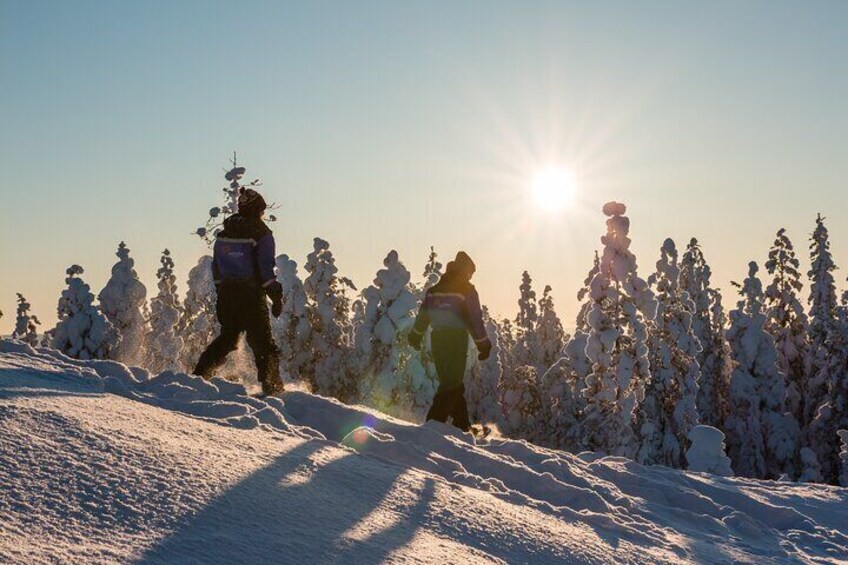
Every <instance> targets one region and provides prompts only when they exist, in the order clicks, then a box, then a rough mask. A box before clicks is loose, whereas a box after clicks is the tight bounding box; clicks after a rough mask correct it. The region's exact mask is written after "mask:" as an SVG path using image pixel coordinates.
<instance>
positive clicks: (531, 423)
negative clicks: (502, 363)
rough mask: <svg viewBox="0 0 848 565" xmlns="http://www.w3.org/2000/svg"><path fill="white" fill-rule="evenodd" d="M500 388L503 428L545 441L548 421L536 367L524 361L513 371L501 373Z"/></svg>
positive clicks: (514, 435)
mask: <svg viewBox="0 0 848 565" xmlns="http://www.w3.org/2000/svg"><path fill="white" fill-rule="evenodd" d="M498 391H499V393H500V405H501V426H500V428H501V431H502V432H503V433H504V434H505V435H507V436H509V437H512V438H515V439H524V440H527V441H531V442H534V443H544V441H545V436H546V432H547V425H546V424H547V423H546V422H545V419H544V412H543V407H542V397H541V389H540V386H539V382H538V379H537V375H536V367H534V366H532V365H521V366H519V367H517V368H516V369H515V370H514V371H512V372H510V373H502V375H501V380H500V383H499V385H498Z"/></svg>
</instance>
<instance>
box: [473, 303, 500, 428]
mask: <svg viewBox="0 0 848 565" xmlns="http://www.w3.org/2000/svg"><path fill="white" fill-rule="evenodd" d="M483 322H484V323H485V325H486V334H487V335H488V336H489V340H490V341H491V342H492V351H491V354H490V355H489V358H488V359H486V360H485V361H479V362H477V363H474V364H473V365H472V367H471V370H470V371H466V373H465V398H466V401H467V402H468V416H469V418H470V420H471V422H472V423H477V422H479V423H484V424H488V423H495V424H498V425H500V423H501V408H500V400H499V397H498V384H499V383H500V380H501V378H502V373H503V371H502V369H501V361H500V358H501V355H500V343H499V341H498V335H499V331H498V325H497V323H496V322H495V321H494V320H493V319H492V318H491V316H490V315H489V310H488V308H486V307H485V306H483ZM468 347H469V351H468V355H469V358H470V359H474V358H475V357H476V356H477V346H476V345H474V344H473V343H471V342H470V341H469V346H468Z"/></svg>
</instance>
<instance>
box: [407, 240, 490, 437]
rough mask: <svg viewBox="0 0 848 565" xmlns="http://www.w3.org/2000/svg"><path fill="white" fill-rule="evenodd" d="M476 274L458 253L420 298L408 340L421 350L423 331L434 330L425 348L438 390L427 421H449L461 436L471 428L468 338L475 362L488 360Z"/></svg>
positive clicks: (465, 257)
mask: <svg viewBox="0 0 848 565" xmlns="http://www.w3.org/2000/svg"><path fill="white" fill-rule="evenodd" d="M475 270H476V267H475V265H474V262H473V261H472V260H471V257H469V256H468V254H466V253H465V252H464V251H460V252H459V253H457V254H456V259H454V260H453V261H451V262H449V263H448V265H447V268H446V269H445V274H444V275H442V277H441V279H439V282H438V283H436V284H435V285H433V287H431V288H430V289H429V290H428V291H427V294H426V295H425V296H424V300H423V302H422V303H421V308H420V309H419V311H418V317H417V318H416V319H415V325H414V326H413V328H412V331H411V332H410V335H409V343H410V344H411V345H412V347H414V348H415V349H419V350H420V349H421V346H422V342H423V338H424V334H425V333H426V331H427V327H428V326H432V328H433V331H432V333H431V335H430V344H431V347H432V351H433V360H434V361H435V364H436V372H437V373H438V375H439V388H438V390H437V391H436V396H435V397H434V398H433V405H432V407H431V408H430V411H429V412H428V413H427V420H437V421H439V422H447V419H448V418H449V417H450V418H451V419H452V420H453V425H454V426H456V427H458V428H459V429H461V430H463V431H469V430H470V429H471V423H470V422H469V420H468V405H467V403H466V401H465V385H464V383H463V377H464V376H465V366H466V358H467V356H468V334H469V333H470V334H471V337H472V339H473V340H474V343H475V344H476V346H477V350H478V353H479V354H478V357H477V358H478V359H479V360H481V361H483V360H485V359H488V358H489V354H490V353H491V351H492V342H491V341H489V337H488V336H487V335H486V327H485V325H483V313H482V311H481V308H480V298H479V296H478V295H477V290H476V289H475V288H474V285H472V284H471V277H472V275H474V271H475Z"/></svg>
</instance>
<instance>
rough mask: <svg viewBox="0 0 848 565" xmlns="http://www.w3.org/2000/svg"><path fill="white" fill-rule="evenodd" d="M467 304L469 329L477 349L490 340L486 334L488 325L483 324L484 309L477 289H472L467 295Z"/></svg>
mask: <svg viewBox="0 0 848 565" xmlns="http://www.w3.org/2000/svg"><path fill="white" fill-rule="evenodd" d="M465 304H466V306H467V307H468V325H469V328H468V329H469V330H470V331H471V337H472V339H474V343H475V345H477V349H480V347H481V346H482V345H483V344H484V343H486V342H488V341H489V336H488V335H487V334H486V326H485V325H483V311H482V309H481V308H480V296H478V294H477V291H476V290H472V291H471V292H470V293H469V294H468V295H467V296H466V297H465Z"/></svg>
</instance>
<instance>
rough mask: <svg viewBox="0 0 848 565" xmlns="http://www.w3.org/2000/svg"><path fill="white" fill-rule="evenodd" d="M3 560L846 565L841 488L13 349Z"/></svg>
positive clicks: (1, 502)
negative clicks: (571, 450) (667, 464)
mask: <svg viewBox="0 0 848 565" xmlns="http://www.w3.org/2000/svg"><path fill="white" fill-rule="evenodd" d="M0 422H2V433H0V484H2V489H0V562H2V563H57V562H59V563H115V562H121V563H144V564H158V563H205V564H216V563H242V564H249V563H261V564H263V565H264V564H268V563H380V562H385V563H438V564H440V565H442V564H445V563H475V564H476V563H731V562H736V563H766V562H768V563H839V562H843V563H844V562H845V561H844V560H845V559H848V489H844V488H838V487H832V486H821V485H802V484H793V483H787V482H768V481H756V480H743V479H732V478H721V477H716V476H712V475H708V474H702V473H692V472H683V471H677V470H672V469H667V468H663V467H644V466H641V465H639V464H636V463H634V462H633V461H629V460H626V459H623V458H616V457H603V458H602V457H599V456H596V455H594V454H591V453H584V454H581V455H580V456H575V455H571V454H568V453H564V452H558V451H552V450H547V449H543V448H539V447H535V446H533V445H530V444H526V443H524V442H519V441H511V440H505V439H501V438H495V439H490V440H488V441H485V440H484V441H480V442H478V443H475V441H474V440H473V439H472V437H471V436H469V435H465V434H462V433H460V432H458V431H456V429H455V428H452V427H448V426H446V425H443V424H438V423H429V424H427V425H424V426H415V425H412V424H408V423H406V422H402V421H399V420H394V419H392V418H390V417H388V416H385V415H382V414H380V413H379V412H376V411H374V410H371V409H367V408H363V407H359V406H346V405H343V404H340V403H338V402H336V401H334V400H330V399H326V398H323V397H319V396H315V395H311V394H307V393H304V392H289V393H287V394H286V395H285V396H284V398H283V399H279V398H270V399H268V400H259V399H255V398H252V397H249V396H246V395H245V391H244V389H243V388H242V387H241V386H240V385H235V384H232V383H229V382H226V381H221V380H212V381H208V382H207V381H203V380H202V379H200V378H198V377H194V376H189V375H185V374H182V373H172V372H165V373H162V374H160V375H156V376H151V375H150V374H149V373H147V372H146V371H144V370H141V369H128V368H127V367H126V366H124V365H121V364H119V363H116V362H113V361H75V360H72V359H69V358H67V357H65V356H63V355H61V354H59V353H57V352H55V351H51V350H46V349H37V350H35V349H32V348H31V347H30V346H28V345H25V344H23V343H21V342H16V341H10V340H6V341H0Z"/></svg>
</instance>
